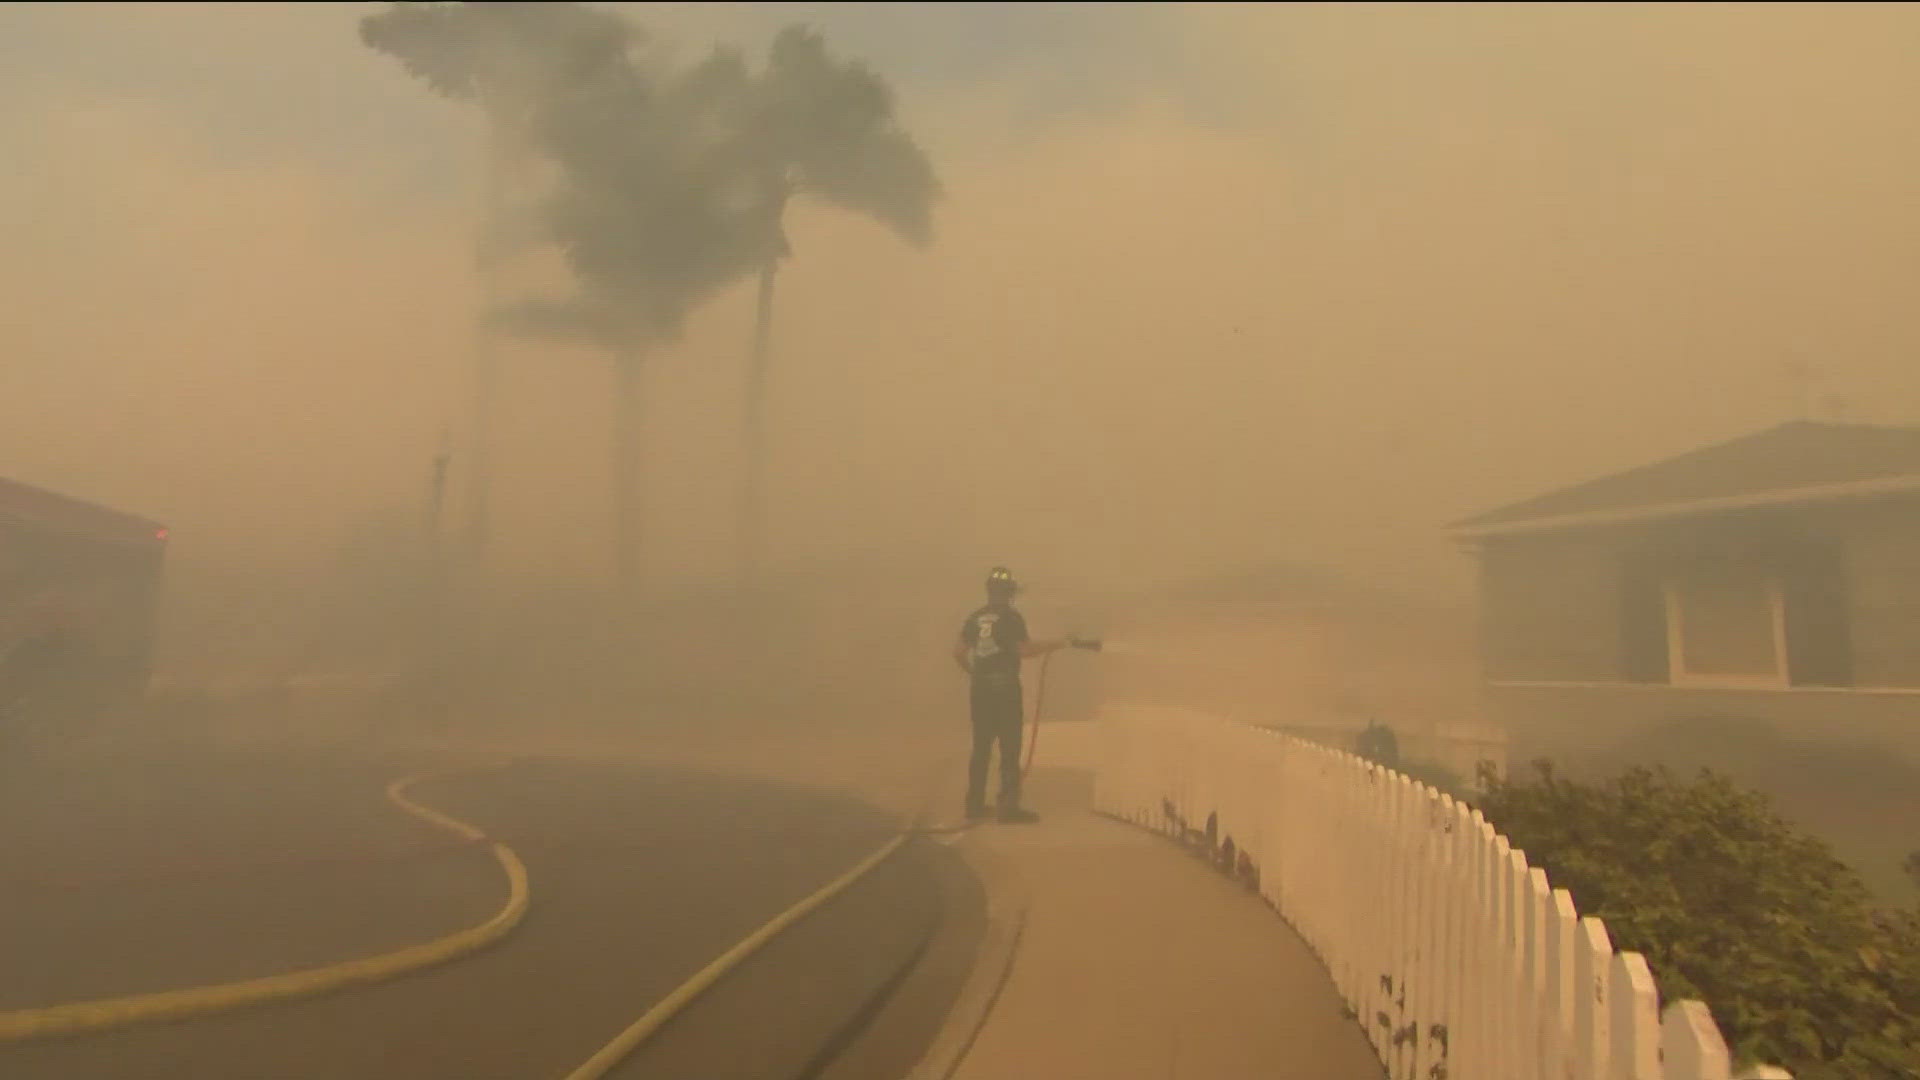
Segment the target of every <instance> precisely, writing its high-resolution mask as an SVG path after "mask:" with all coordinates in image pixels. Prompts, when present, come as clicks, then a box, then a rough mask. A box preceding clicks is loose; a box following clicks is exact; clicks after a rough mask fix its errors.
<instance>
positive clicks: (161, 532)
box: [153, 529, 167, 540]
mask: <svg viewBox="0 0 1920 1080" xmlns="http://www.w3.org/2000/svg"><path fill="white" fill-rule="evenodd" d="M153 538H154V539H155V540H165V539H166V538H167V530H165V529H155V530H153Z"/></svg>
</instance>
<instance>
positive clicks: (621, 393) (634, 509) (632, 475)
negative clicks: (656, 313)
mask: <svg viewBox="0 0 1920 1080" xmlns="http://www.w3.org/2000/svg"><path fill="white" fill-rule="evenodd" d="M613 370H614V380H615V382H616V388H615V389H616V393H615V397H614V416H613V572H614V580H615V582H616V583H617V584H618V585H619V587H620V590H621V592H622V593H624V594H626V595H629V596H630V595H632V594H633V592H634V591H635V590H636V589H637V588H638V587H639V584H640V425H641V420H642V416H641V412H640V404H641V402H640V358H639V356H638V355H636V354H635V353H632V352H623V353H621V354H620V355H618V356H616V357H614V369H613Z"/></svg>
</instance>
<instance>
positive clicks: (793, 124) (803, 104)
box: [731, 26, 940, 582]
mask: <svg viewBox="0 0 1920 1080" xmlns="http://www.w3.org/2000/svg"><path fill="white" fill-rule="evenodd" d="M739 108H740V109H741V112H740V114H739V115H738V117H737V121H738V129H737V134H736V137H737V138H738V140H739V141H738V143H737V144H736V146H735V148H734V150H735V156H734V158H733V160H732V162H731V164H732V165H733V166H734V167H735V168H738V169H740V170H742V172H743V174H744V181H745V184H746V188H745V191H746V193H747V196H748V197H747V201H746V204H745V206H744V207H743V212H744V213H745V214H746V215H748V216H749V217H750V218H752V219H753V221H752V225H753V228H754V232H755V234H756V237H757V244H756V246H757V250H756V251H755V253H754V255H755V259H756V262H757V264H758V265H757V269H758V276H759V288H758V293H757V299H756V304H755V309H754V323H753V346H752V352H751V355H750V358H749V361H748V365H747V374H746V389H745V418H744V432H745V441H746V448H745V449H746V455H745V456H746V463H745V469H744V472H743V476H742V480H741V486H740V493H739V527H740V560H741V571H742V575H743V577H744V578H746V579H747V580H748V581H750V582H751V581H754V580H757V579H758V577H759V575H760V573H761V570H762V562H763V559H764V546H765V534H766V512H767V511H766V472H767V421H766V401H767V382H768V372H769V352H770V344H771V338H772V333H773V299H774V277H775V275H776V274H777V273H778V272H779V269H780V261H781V260H782V259H784V258H786V257H787V256H788V255H789V254H791V248H790V247H789V245H788V243H787V237H786V229H785V220H784V219H785V215H786V208H787V205H788V203H789V202H790V201H791V200H792V199H793V197H794V196H806V197H810V198H815V199H819V200H821V201H822V202H825V203H828V204H830V205H834V206H838V207H841V208H843V209H846V210H851V211H853V212H855V213H859V214H865V215H867V216H868V217H870V218H873V219H874V220H875V221H878V222H879V223H881V224H882V225H884V226H886V227H887V228H888V229H890V230H892V231H893V233H894V234H895V235H897V236H899V237H900V238H901V239H902V240H904V241H906V242H907V243H909V244H912V245H914V246H916V247H917V246H923V245H925V244H926V243H928V242H929V241H930V240H931V238H932V233H933V229H932V217H933V203H934V201H935V200H936V199H938V198H939V196H940V183H939V181H938V180H937V179H936V178H935V176H934V172H933V166H932V164H931V163H930V162H929V161H928V160H927V156H926V155H925V154H924V153H923V152H922V151H921V149H920V147H919V146H918V145H917V144H916V143H915V142H914V140H913V138H912V137H911V136H909V135H908V134H907V133H906V131H904V130H903V129H902V128H901V127H900V126H899V125H898V124H897V123H896V122H895V119H894V104H893V94H892V92H891V90H889V88H888V87H887V84H886V83H885V82H884V81H882V80H881V78H880V77H879V76H878V75H877V74H875V73H874V72H873V71H872V70H871V69H870V68H868V67H867V66H866V65H865V64H863V63H860V62H859V61H854V60H840V59H836V58H835V57H834V56H832V55H831V54H829V53H828V51H827V47H826V42H825V40H824V39H823V38H822V37H821V36H820V34H819V33H817V32H815V31H813V30H810V29H808V28H806V27H802V26H789V27H787V28H786V29H784V30H782V31H781V32H780V33H779V34H778V35H777V36H776V37H775V38H774V40H773V45H772V47H771V48H770V49H769V50H768V55H767V65H766V68H765V70H764V71H762V72H761V73H760V75H759V77H758V78H757V79H755V80H754V82H753V85H752V86H751V87H750V88H749V96H748V97H747V99H746V100H744V101H742V102H740V103H739Z"/></svg>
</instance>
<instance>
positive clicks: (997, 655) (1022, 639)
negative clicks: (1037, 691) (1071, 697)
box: [953, 566, 1072, 823]
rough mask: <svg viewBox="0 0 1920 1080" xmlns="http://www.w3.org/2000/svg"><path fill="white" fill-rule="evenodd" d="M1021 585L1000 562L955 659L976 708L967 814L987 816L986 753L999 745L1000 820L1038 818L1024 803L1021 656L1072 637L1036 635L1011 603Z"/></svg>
mask: <svg viewBox="0 0 1920 1080" xmlns="http://www.w3.org/2000/svg"><path fill="white" fill-rule="evenodd" d="M1019 591H1020V585H1019V583H1018V582H1016V581H1014V579H1013V574H1012V573H1011V572H1009V571H1008V570H1007V568H1006V567H1004V566H996V567H994V568H993V570H992V571H991V572H990V573H989V574H988V575H987V602H986V604H985V605H984V606H982V607H980V608H979V609H977V610H975V611H974V612H973V613H972V614H970V615H968V616H967V620H966V622H964V623H962V624H961V626H960V637H959V640H958V641H956V642H955V643H954V646H953V659H954V662H955V663H957V664H959V665H960V670H962V671H964V672H966V673H967V675H968V677H969V680H970V682H971V683H972V688H971V694H970V698H971V707H972V712H973V757H972V759H971V760H970V761H969V762H968V765H967V807H966V812H967V819H968V820H969V821H979V820H982V819H984V818H985V817H986V816H987V802H986V793H987V791H986V789H987V758H988V757H989V756H990V755H991V754H992V753H993V748H994V745H995V744H996V743H997V744H999V747H1000V798H999V801H998V805H997V810H998V812H999V817H1000V820H1001V821H1007V822H1022V823H1026V822H1034V821H1038V820H1039V815H1037V814H1035V813H1033V811H1031V810H1028V809H1026V808H1025V807H1023V806H1021V805H1020V735H1021V727H1022V725H1023V723H1024V708H1023V706H1022V702H1021V693H1020V662H1021V661H1022V660H1024V659H1026V658H1027V657H1030V656H1040V655H1043V654H1045V653H1050V652H1055V651H1057V650H1059V649H1063V648H1066V647H1067V646H1068V645H1070V644H1072V642H1070V641H1067V640H1058V641H1035V640H1033V639H1032V638H1030V637H1029V636H1028V635H1027V620H1026V619H1025V618H1023V617H1022V616H1021V614H1020V612H1019V611H1018V610H1016V609H1015V608H1014V606H1013V598H1014V596H1015V595H1017V594H1018V593H1019Z"/></svg>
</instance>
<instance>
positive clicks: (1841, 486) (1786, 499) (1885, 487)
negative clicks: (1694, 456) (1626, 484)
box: [1448, 475, 1920, 541]
mask: <svg viewBox="0 0 1920 1080" xmlns="http://www.w3.org/2000/svg"><path fill="white" fill-rule="evenodd" d="M1913 493H1920V476H1916V475H1906V476H1887V477H1880V478H1877V479H1873V480H1849V481H1844V482H1841V483H1835V484H1813V485H1807V486H1803V487H1795V488H1778V489H1775V490H1773V491H1762V492H1755V493H1753V494H1749V495H1728V496H1722V497H1719V498H1712V499H1685V500H1680V501H1677V502H1667V503H1654V504H1650V505H1643V506H1633V507H1623V508H1619V509H1613V510H1589V511H1584V512H1581V513H1575V514H1555V515H1549V516H1546V517H1538V518H1523V519H1518V520H1514V521H1495V522H1482V523H1481V524H1475V523H1474V521H1473V520H1472V519H1469V520H1468V521H1466V522H1463V523H1461V524H1459V525H1455V526H1452V527H1451V528H1450V529H1448V534H1449V535H1451V536H1452V537H1453V538H1454V539H1455V540H1461V541H1468V540H1480V539H1486V538H1489V537H1496V536H1513V535H1518V534H1526V533H1540V532H1557V531H1563V530H1577V529H1598V528H1605V527H1608V526H1614V525H1638V524H1642V523H1645V522H1652V521H1663V520H1668V519H1672V518H1681V517H1696V516H1699V515H1702V514H1713V513H1720V512H1723V511H1728V510H1746V509H1752V508H1757V507H1764V506H1790V505H1793V504H1797V503H1813V502H1830V501H1834V500H1839V499H1856V498H1872V497H1876V496H1883V495H1905V494H1913Z"/></svg>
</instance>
